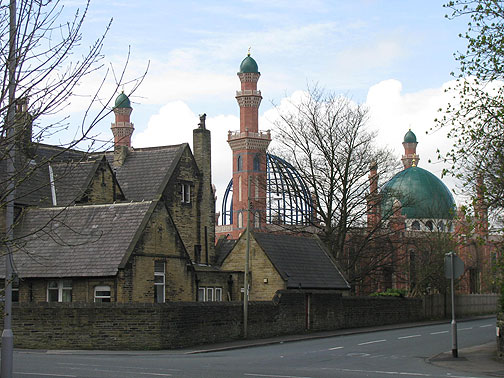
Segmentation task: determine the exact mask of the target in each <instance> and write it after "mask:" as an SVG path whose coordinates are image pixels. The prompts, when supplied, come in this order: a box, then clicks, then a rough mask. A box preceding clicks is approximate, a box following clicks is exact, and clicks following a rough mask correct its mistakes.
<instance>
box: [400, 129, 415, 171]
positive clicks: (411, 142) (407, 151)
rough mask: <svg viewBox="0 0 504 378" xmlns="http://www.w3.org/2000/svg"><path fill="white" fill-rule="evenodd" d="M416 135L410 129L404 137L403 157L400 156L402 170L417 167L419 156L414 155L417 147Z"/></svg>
mask: <svg viewBox="0 0 504 378" xmlns="http://www.w3.org/2000/svg"><path fill="white" fill-rule="evenodd" d="M417 144H418V142H417V140H416V135H415V134H414V133H413V131H411V129H410V130H409V131H408V132H407V133H406V134H405V135H404V141H403V144H402V145H403V147H404V155H403V156H402V159H401V160H402V162H403V165H404V169H408V168H410V167H412V166H414V167H416V166H417V165H418V161H419V160H420V156H418V155H417V153H416V147H417Z"/></svg>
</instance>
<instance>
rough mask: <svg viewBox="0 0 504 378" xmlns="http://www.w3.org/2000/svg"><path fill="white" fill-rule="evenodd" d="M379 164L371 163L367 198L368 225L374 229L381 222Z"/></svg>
mask: <svg viewBox="0 0 504 378" xmlns="http://www.w3.org/2000/svg"><path fill="white" fill-rule="evenodd" d="M378 176H379V175H378V164H377V163H376V162H375V161H374V162H371V164H370V165H369V176H368V177H369V195H368V198H367V206H368V211H367V225H368V227H369V228H370V229H371V230H372V229H374V228H376V227H377V226H378V225H379V224H380V220H381V211H380V193H379V192H378Z"/></svg>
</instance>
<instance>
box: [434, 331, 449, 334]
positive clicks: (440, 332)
mask: <svg viewBox="0 0 504 378" xmlns="http://www.w3.org/2000/svg"><path fill="white" fill-rule="evenodd" d="M442 333H448V331H439V332H431V335H440V334H442Z"/></svg>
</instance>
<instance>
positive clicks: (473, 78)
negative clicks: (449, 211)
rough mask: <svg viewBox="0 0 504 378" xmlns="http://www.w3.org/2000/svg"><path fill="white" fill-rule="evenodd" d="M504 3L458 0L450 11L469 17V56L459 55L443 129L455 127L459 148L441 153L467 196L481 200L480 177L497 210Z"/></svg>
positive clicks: (501, 186)
mask: <svg viewBox="0 0 504 378" xmlns="http://www.w3.org/2000/svg"><path fill="white" fill-rule="evenodd" d="M503 6H504V3H503V2H502V1H497V0H454V1H450V2H448V3H447V4H446V5H445V7H446V8H448V9H450V10H451V13H450V14H448V15H447V16H446V17H447V18H449V19H452V18H457V17H467V18H468V20H469V22H468V27H467V30H466V32H465V33H463V34H460V37H461V38H463V39H465V40H466V41H467V48H466V51H465V52H457V53H456V54H455V58H456V60H457V61H458V62H459V65H460V73H459V75H458V76H457V81H456V84H455V85H454V87H453V88H449V89H448V90H447V91H448V92H450V93H452V94H453V101H451V102H450V103H449V104H448V105H447V106H446V108H445V109H441V111H442V115H441V116H440V117H439V118H438V119H437V120H436V121H437V126H438V127H446V128H449V129H450V131H449V137H450V138H451V139H452V141H453V147H452V148H451V150H450V151H448V152H443V154H441V153H440V154H439V157H440V158H442V159H444V161H445V162H448V163H450V168H449V169H447V170H445V172H444V173H450V174H452V175H453V176H455V177H457V178H459V179H461V180H462V182H463V184H464V186H465V188H466V189H467V192H468V193H467V194H470V195H471V196H472V197H473V198H474V197H475V194H476V193H475V191H474V186H475V185H474V184H475V182H476V180H477V178H482V179H483V182H484V187H483V194H484V196H485V200H486V201H487V205H488V206H489V207H490V208H493V209H494V210H502V209H504V133H503V132H502V130H503V129H504V117H503V115H504V85H503V82H502V80H504V8H503Z"/></svg>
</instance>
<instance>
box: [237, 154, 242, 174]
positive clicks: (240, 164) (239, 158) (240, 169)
mask: <svg viewBox="0 0 504 378" xmlns="http://www.w3.org/2000/svg"><path fill="white" fill-rule="evenodd" d="M236 167H237V170H238V171H243V158H242V156H241V155H238V160H237V162H236Z"/></svg>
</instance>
